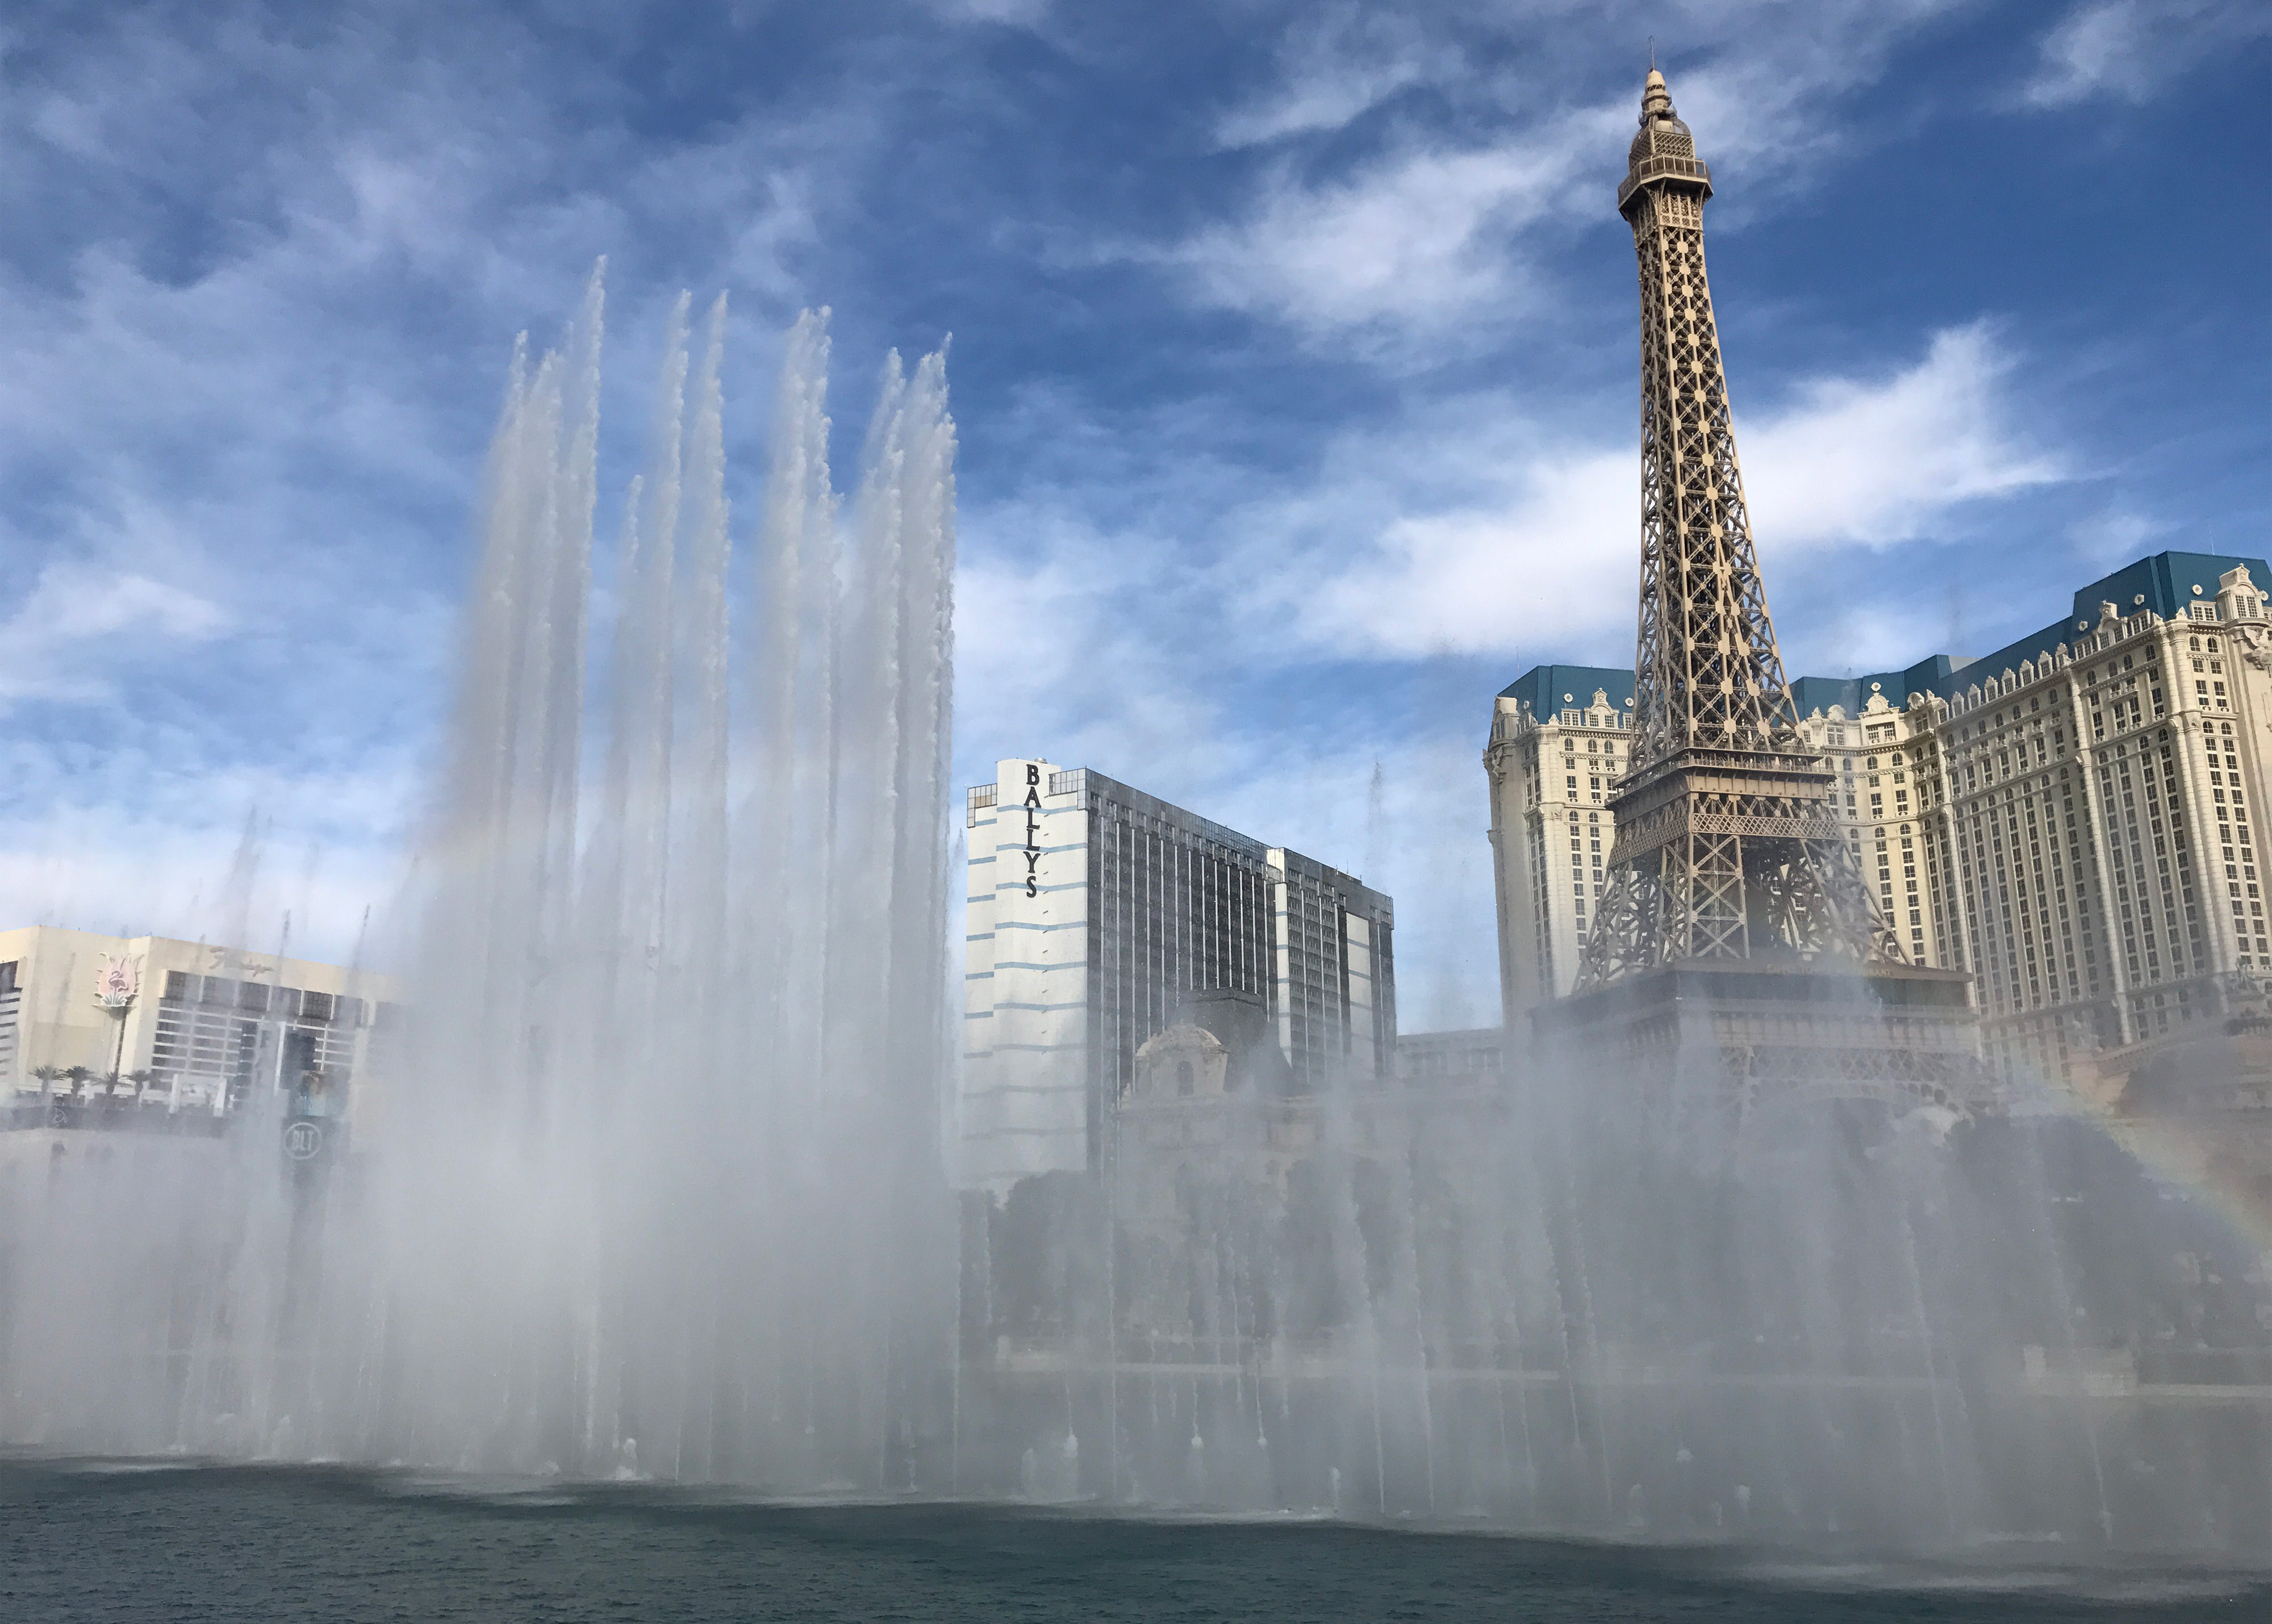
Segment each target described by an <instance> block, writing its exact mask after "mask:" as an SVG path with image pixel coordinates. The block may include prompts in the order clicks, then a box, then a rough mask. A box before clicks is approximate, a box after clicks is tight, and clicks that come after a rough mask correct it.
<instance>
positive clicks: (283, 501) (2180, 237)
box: [0, 0, 2272, 1026]
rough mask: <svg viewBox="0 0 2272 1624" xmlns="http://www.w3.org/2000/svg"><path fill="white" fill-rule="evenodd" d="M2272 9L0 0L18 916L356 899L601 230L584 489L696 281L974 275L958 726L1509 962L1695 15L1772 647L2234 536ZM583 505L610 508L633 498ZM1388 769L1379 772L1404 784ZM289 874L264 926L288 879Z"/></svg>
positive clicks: (1863, 639) (103, 916) (955, 301)
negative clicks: (1490, 823) (516, 377)
mask: <svg viewBox="0 0 2272 1624" xmlns="http://www.w3.org/2000/svg"><path fill="white" fill-rule="evenodd" d="M2268 28H2272V12H2267V11H2264V10H2263V9H2262V8H2261V7H2259V6H2254V5H2249V4H2221V3H2219V0H2162V3H2158V4H2157V3H2153V0H2081V3H2080V4H2053V3H2051V0H2037V3H2035V4H2005V5H1998V4H1986V3H1984V0H1982V3H1974V4H1964V3H1962V0H1854V3H1849V0H1807V3H1805V4H1765V3H1754V4H1740V3H1730V4H1650V5H1641V4H1615V3H1612V4H1576V3H1574V0H1573V3H1568V4H1554V3H1552V0H1529V3H1526V0H1495V3H1494V4H1436V5H1426V4H1404V5H1400V6H1395V7H1393V8H1392V7H1385V6H1373V7H1363V6H1351V5H1334V4H1261V3H1259V0H1251V3H1250V0H1215V3H1214V4H1181V3H1180V0H1147V3H1146V4H1112V3H1110V0H1085V3H1084V4H1078V5H1075V4H1053V3H1052V0H929V3H927V4H919V3H916V0H895V3H893V4H885V3H883V0H833V3H832V4H827V5H819V4H810V3H808V4H739V5H733V4H723V5H710V6H691V5H689V6H639V5H633V4H620V5H613V6H606V7H599V6H590V5H568V4H521V5H512V6H501V7H500V6H487V7H485V6H481V5H475V4H463V3H460V4H448V5H435V6H431V7H425V6H420V5H416V4H393V5H387V6H383V7H358V6H353V5H341V6H328V7H310V6H298V5H295V6H277V7H273V8H266V7H258V6H237V5H230V4H224V3H220V0H201V3H200V4H180V5H139V6H138V5H131V4H106V5H101V6H87V5H83V4H22V5H19V6H16V7H12V8H11V9H10V12H9V17H8V19H7V20H6V21H5V22H4V23H0V74H4V78H5V86H4V90H5V94H4V97H0V124H4V129H0V769H4V771H0V922H6V923H16V922H30V921H33V920H54V921H56V922H61V923H70V924H78V925H84V926H87V927H95V928H101V929H113V928H117V927H129V928H131V929H133V930H136V931H141V930H158V931H163V932H171V933H177V934H189V935H195V934H198V932H200V931H204V930H213V929H217V928H219V927H220V917H219V913H217V910H220V907H221V900H220V899H221V897H222V893H223V889H224V887H223V876H224V875H225V874H226V872H227V871H228V867H229V863H230V859H231V854H232V853H233V852H234V851H235V847H236V846H237V842H238V839H239V836H240V831H242V829H243V826H244V823H245V820H246V818H247V816H248V814H251V813H257V814H258V816H259V818H260V819H262V820H263V822H264V827H265V830H266V831H267V832H266V838H265V856H264V866H263V870H262V872H263V875H264V878H263V881H262V885H261V889H260V891H259V893H258V897H257V898H256V900H255V904H254V911H253V912H254V918H255V920H257V921H267V920H274V919H275V918H276V917H277V916H278V914H280V912H281V910H283V909H285V908H291V909H292V910H294V913H295V919H296V920H297V924H296V926H295V939H296V940H297V941H298V942H301V943H303V944H305V945H307V946H309V947H310V948H311V949H313V950H318V951H332V952H344V951H346V950H348V943H349V942H350V941H351V940H352V938H353V935H354V934H355V927H356V921H357V920H358V919H359V918H360V916H361V913H362V909H363V907H364V906H365V905H366V904H376V905H381V906H383V905H385V903H386V901H387V900H388V898H390V897H391V895H392V892H393V890H394V888H395V886H396V883H397V881H398V878H399V875H400V868H401V864H402V861H403V860H404V858H405V854H406V853H407V850H408V848H409V846H410V843H411V841H412V839H413V838H414V836H415V829H416V826H417V823H418V818H419V813H420V808H421V807H422V797H423V794H424V787H423V786H424V783H425V778H424V773H425V770H426V765H427V763H428V762H429V760H430V757H431V756H432V754H433V751H434V746H435V743H436V728H437V719H438V717H439V715H440V713H441V710H442V707H443V704H444V702H445V696H446V692H447V683H448V676H449V671H448V667H449V664H450V650H451V641H452V627H453V623H454V622H453V615H454V606H455V602H456V599H457V595H458V593H459V592H460V587H461V585H462V584H463V582H464V580H465V579H466V577H467V571H468V569H469V565H470V552H469V545H468V542H469V531H468V523H467V510H468V506H469V502H470V497H471V493H472V488H473V484H474V480H475V476H476V473H477V470H478V466H479V460H480V456H481V452H482V447H483V444H484V442H485V439H486V436H487V433H488V428H489V425H490V419H491V416H492V413H493V412H494V409H495V406H496V402H497V391H498V389H499V387H500V384H501V380H502V376H503V369H504V360H505V356H506V353H507V349H508V346H509V345H510V342H511V339H512V334H513V333H514V332H516V331H518V330H519V329H522V328H528V329H531V330H532V331H533V332H534V335H535V336H536V338H537V339H538V341H540V342H542V341H545V340H546V339H549V337H551V336H552V335H554V334H555V333H557V330H558V328H559V327H560V326H561V325H562V324H564V322H565V320H566V319H567V317H568V316H569V314H570V313H571V311H572V308H573V304H574V300H575V296H576V291H577V288H578V287H579V283H580V280H581V279H582V277H583V275H584V273H585V272H586V270H587V267H588V266H589V264H590V263H591V261H592V259H593V258H594V256H595V255H598V254H601V253H606V254H607V255H609V261H610V297H611V308H610V312H609V316H610V346H611V352H610V353H611V363H610V378H609V402H610V405H609V409H610V413H611V416H610V418H609V426H608V442H607V443H608V451H607V455H608V459H609V472H608V481H609V488H610V489H614V488H619V486H620V481H621V480H622V479H623V478H624V477H625V476H626V475H627V473H628V471H629V468H630V466H631V465H632V460H633V459H634V458H636V457H637V456H638V454H639V438H640V430H641V424H640V422H639V404H638V403H639V399H640V398H641V397H642V396H643V394H644V391H645V390H646V380H647V378H648V377H649V376H651V373H650V370H649V369H651V368H652V366H653V364H654V354H655V348H656V346H657V344H658V343H659V335H660V332H661V323H662V319H663V315H664V311H665V309H666V308H667V306H668V303H669V299H670V297H671V296H672V294H675V292H676V290H677V289H678V288H679V287H692V288H694V289H696V290H697V293H698V296H706V295H707V294H708V293H709V292H710V291H711V290H714V289H717V288H721V287H723V288H725V289H728V290H729V292H730V294H731V295H732V299H733V309H734V348H733V351H732V353H731V355H730V358H729V374H728V391H729V392H728V406H729V412H730V413H732V419H731V421H730V422H729V436H730V438H731V440H732V442H733V451H734V452H735V454H736V468H735V473H734V481H735V485H734V495H735V498H736V505H737V511H738V513H739V514H740V515H741V516H742V518H741V520H740V521H739V525H738V527H737V528H738V531H739V533H740V534H741V535H742V537H743V539H746V532H747V529H748V526H749V525H750V524H751V523H752V522H753V521H754V516H755V514H756V512H757V503H756V500H755V497H756V494H757V491H756V485H755V480H756V477H757V471H758V469H759V467H760V466H761V462H760V458H759V454H758V453H759V448H760V446H761V445H762V441H763V428H764V425H763V422H762V421H761V419H762V413H763V409H764V403H765V402H766V399H767V398H768V391H769V387H770V378H771V374H772V371H773V369H774V365H775V364H776V361H777V358H778V353H779V352H778V343H779V333H780V332H781V329H782V328H783V327H785V326H786V325H787V324H788V322H789V321H790V320H791V319H792V318H793V317H795V315H796V311H797V309H799V308H800V307H802V306H803V305H805V304H808V303H822V302H825V303H827V304H830V305H832V306H833V308H834V309H835V311H836V354H837V361H838V387H837V391H836V393H835V396H834V397H833V402H832V404H833V409H834V414H835V417H836V421H837V422H838V424H839V425H840V429H839V445H840V451H839V461H840V466H843V465H846V464H848V462H849V460H850V451H851V449H852V446H853V444H854V443H855V441H854V436H853V435H852V434H851V433H850V432H848V431H847V428H846V426H848V425H852V426H856V425H857V424H858V423H860V422H861V421H863V418H864V413H865V408H866V404H867V399H868V398H869V396H870V394H871V389H872V384H871V378H872V376H873V370H874V368H875V366H876V365H877V363H878V361H880V359H881V356H882V354H883V352H884V351H885V350H886V348H887V347H889V346H898V347H899V348H900V349H901V350H902V351H903V352H905V353H908V354H914V353H918V352H920V351H923V350H927V349H930V348H931V347H934V346H936V345H937V343H938V340H939V339H940V338H941V337H942V336H943V335H944V334H945V333H947V332H952V333H953V361H952V365H951V369H950V374H951V382H952V385H953V395H954V413H955V416H956V419H957V421H958V422H959V424H960V433H961V443H962V461H961V465H960V473H961V482H960V488H961V496H962V545H963V570H962V575H961V578H960V637H961V662H960V705H959V711H958V719H957V727H958V737H957V755H958V758H959V776H960V778H963V779H964V780H965V781H976V780H977V779H979V778H983V777H986V776H989V767H988V764H990V762H991V761H992V760H993V759H994V758H995V757H996V756H1003V755H1015V754H1025V753H1029V752H1031V753H1039V754H1043V755H1046V756H1050V757H1051V758H1052V759H1055V760H1058V761H1063V762H1067V763H1084V764H1089V765H1093V766H1095V767H1098V768H1100V769H1102V770H1103V771H1107V772H1109V773H1111V774H1112V775H1113V776H1115V777H1117V778H1124V779H1126V780H1128V781H1131V782H1133V783H1135V784H1138V785H1140V786H1143V787H1145V788H1147V789H1148V790H1151V791H1153V792H1155V793H1159V794H1161V795H1163V796H1165V797H1167V798H1169V799H1171V800H1174V801H1179V802H1182V803H1183V804H1185V805H1187V806H1190V807H1192V808H1194V809H1195V810H1198V811H1200V812H1202V813H1204V814H1206V815H1207V816H1212V817H1215V818H1218V819H1220V820H1222V821H1224V822H1228V823H1233V824H1235V825H1237V826H1239V827H1242V828H1244V829H1247V830H1249V831H1252V832H1253V833H1255V834H1257V835H1259V836H1262V837H1264V838H1269V839H1271V840H1273V841H1275V842H1282V843H1285V844H1289V845H1292V846H1297V847H1300V848H1302V849H1304V850H1306V851H1308V852H1310V853H1312V854H1314V855H1316V856H1318V857H1319V858H1321V859H1323V860H1327V861H1328V862H1333V863H1336V864H1339V865H1341V866H1342V867H1345V868H1352V869H1354V870H1356V871H1358V872H1361V873H1363V874H1364V875H1365V876H1366V877H1367V878H1368V879H1370V880H1372V881H1373V882H1374V883H1378V884H1379V885H1381V886H1382V887H1383V888H1384V889H1386V890H1389V891H1390V892H1392V893H1393V894H1394V896H1395V897H1396V898H1397V899H1398V904H1399V918H1400V940H1399V957H1400V959H1401V962H1402V972H1403V974H1402V980H1403V982H1404V987H1403V998H1404V1006H1405V1012H1406V1024H1408V1025H1411V1026H1427V1025H1439V1024H1465V1023H1467V1022H1469V1021H1478V1022H1479V1021H1484V1020H1489V1019H1492V1018H1495V1016H1496V1009H1495V1007H1494V1005H1495V992H1494V988H1495V982H1496V972H1495V968H1494V965H1493V962H1492V954H1493V951H1494V950H1493V946H1492V932H1491V898H1490V857H1489V851H1488V847H1487V846H1486V844H1485V841H1484V835H1483V831H1484V827H1485V824H1486V822H1487V812H1486V808H1485V804H1484V778H1483V774H1482V771H1481V767H1480V764H1479V752H1480V749H1481V746H1482V741H1483V738H1484V730H1485V727H1486V726H1487V723H1488V718H1489V711H1490V704H1491V695H1492V694H1493V693H1494V692H1495V691H1496V690H1497V689H1498V688H1500V687H1501V686H1503V685H1504V684H1505V683H1506V682H1508V681H1509V680H1510V679H1512V678H1513V676H1514V675H1515V674H1517V673H1519V672H1520V671H1521V670H1522V669H1524V668H1525V667H1528V666H1529V665H1531V664H1533V663H1536V662H1537V661H1540V660H1544V659H1562V660H1569V661H1581V662H1599V663H1606V664H1624V663H1626V662H1627V661H1629V659H1630V654H1631V646H1632V636H1633V633H1632V619H1633V601H1632V592H1633V575H1634V555H1635V546H1636V540H1635V527H1634V526H1635V520H1634V511H1635V506H1636V496H1635V486H1636V476H1635V455H1636V454H1635V450H1634V427H1633V425H1634V421H1635V415H1636V407H1635V400H1634V395H1635V373H1636V358H1635V348H1636V343H1635V336H1634V309H1633V298H1634V296H1633V263H1632V257H1631V255H1632V250H1631V240H1630V237H1629V235H1628V234H1627V232H1626V227H1624V225H1623V223H1622V222H1621V221H1620V220H1618V217H1617V215H1616V212H1615V211H1614V208H1613V206H1612V194H1613V191H1614V189H1615V185H1616V183H1617V180H1618V178H1619V176H1620V175H1621V174H1622V172H1623V168H1624V153H1625V148H1626V141H1627V140H1628V138H1629V135H1630V131H1631V130H1632V128H1633V118H1634V115H1635V111H1636V109H1637V106H1638V98H1639V90H1640V76H1641V73H1642V71H1644V69H1645V68H1646V66H1647V63H1648V43H1647V41H1648V39H1649V37H1650V36H1651V35H1654V36H1655V41H1656V50H1657V57H1658V61H1659V63H1661V65H1662V66H1663V68H1664V69H1665V71H1666V72H1667V75H1668V77H1669V78H1670V81H1671V86H1672V91H1673V96H1674V99H1675V101H1676V103H1677V104H1678V108H1679V109H1680V111H1681V113H1682V115H1683V116H1684V117H1685V118H1686V119H1687V120H1688V122H1689V123H1690V124H1691V125H1692V127H1693V129H1694V130H1695V133H1696V137H1697V140H1698V143H1699V145H1700V149H1701V151H1702V153H1703V154H1704V156H1705V157H1706V158H1707V159H1708V160H1709V161H1710V162H1711V163H1712V165H1713V168H1714V174H1715V177H1716V180H1717V183H1718V186H1719V192H1718V196H1717V197H1716V199H1715V202H1714V204H1713V205H1712V206H1711V209H1710V211H1709V212H1708V219H1707V226H1708V250H1709V253H1710V258H1711V266H1712V272H1713V279H1714V287H1715V295H1716V299H1717V302H1718V309H1719V314H1720V318H1721V324H1722V331H1723V341H1724V344H1725V346H1726V349H1727V354H1728V363H1729V373H1730V380H1731V384H1732V389H1733V392H1734V397H1735V406H1736V413H1737V426H1738V439H1739V443H1740V444H1741V447H1742V449H1743V453H1744V457H1745V470H1746V477H1747V480H1748V483H1749V486H1750V493H1751V496H1752V501H1753V511H1754V516H1755V520H1756V523H1757V525H1758V528H1759V540H1760V548H1761V552H1762V555H1763V556H1764V559H1765V561H1766V563H1767V567H1768V572H1769V574H1768V586H1769V592H1770V599H1771V602H1772V604H1773V607H1774V609H1775V615H1776V620H1777V624H1778V628H1779V629H1780V631H1781V634H1782V641H1783V645H1784V650H1785V653H1786V657H1787V659H1788V660H1789V662H1790V665H1791V667H1793V668H1794V669H1795V670H1797V671H1802V672H1808V673H1820V674H1845V673H1848V672H1852V671H1857V670H1866V669H1871V668H1876V667H1887V666H1893V665H1898V664H1905V663H1907V662H1908V661H1910V660H1911V659H1917V658H1918V657H1920V656H1922V655H1924V654H1926V653H1929V652H1936V651H1942V650H1947V651H1949V652H1980V651H1982V650H1984V649H1988V648H1992V647H1994V646H1996V645H1997V644H1999V643H2000V642H2001V641H2003V640H2004V639H2005V638H2006V637H2009V636H2012V635H2016V634H2017V633H2018V632H2020V631H2022V630H2024V629H2029V628H2032V627H2035V626H2038V625H2041V624H2042V623H2043V622H2044V621H2045V620H2046V619H2048V618H2050V617H2051V616H2052V615H2056V614H2058V613H2059V612H2061V610H2062V609H2063V607H2064V605H2065V602H2066V595H2067V594H2068V593H2069V592H2071V591H2072V590H2073V589H2074V587H2075V586H2076V585H2080V584H2081V583H2082V582H2083V581H2085V580H2087V579H2088V578H2089V577H2091V576H2092V575H2094V574H2096V573H2098V572H2100V571H2101V570H2102V569H2104V568H2106V567H2111V565H2112V564H2114V563H2118V562H2122V561H2124V560H2125V559H2127V558H2129V557H2131V556H2134V555H2137V554H2140V553H2143V552H2149V551H2153V550H2157V549H2159V548H2165V547H2179V548H2188V549H2192V550H2197V551H2202V552H2246V553H2252V554H2253V553H2261V551H2262V550H2263V549H2264V547H2265V545H2266V540H2265V533H2266V527H2267V526H2266V520H2267V516H2268V515H2267V502H2266V497H2265V494H2264V481H2263V479H2262V475H2263V473H2264V471H2265V469H2266V468H2267V466H2268V458H2267V451H2268V446H2267V427H2268V421H2272V416H2268V412H2267V401H2266V391H2265V387H2264V368H2265V361H2266V357H2267V353H2268V352H2267V339H2268V336H2272V335H2268V332H2267V318H2266V307H2265V302H2264V299H2263V293H2264V275H2265V272H2264V266H2265V264H2266V249H2267V246H2268V243H2267V235H2268V234H2267V227H2266V224H2265V218H2266V217H2265V211H2264V209H2263V207H2262V201H2263V190H2262V181H2261V173H2260V172H2259V168H2258V165H2259V153H2258V150H2257V149H2258V147H2259V146H2260V145H2261V140H2260V138H2259V135H2258V128H2257V127H2258V125H2260V124H2261V122H2262V119H2261V112H2260V111H2259V110H2258V107H2257V104H2258V102H2259V101H2261V87H2262V81H2263V79H2264V78H2265V74H2266V70H2267V66H2268V63H2267V56H2268V52H2267V49H2266V46H2267V43H2268V37H2272V36H2268ZM611 510H612V509H611V503H610V502H609V500H608V499H607V498H606V497H605V496H604V495H603V499H602V513H603V514H606V513H608V512H609V511H611ZM1376 764H1378V765H1379V769H1380V771H1381V788H1380V790H1379V793H1371V792H1370V791H1369V787H1368V786H1369V785H1370V784H1371V780H1372V778H1373V774H1374V770H1375V767H1376ZM269 929H273V925H268V924H260V923H257V924H256V926H255V933H256V935H259V934H260V933H261V932H263V931H265V930H269Z"/></svg>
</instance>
